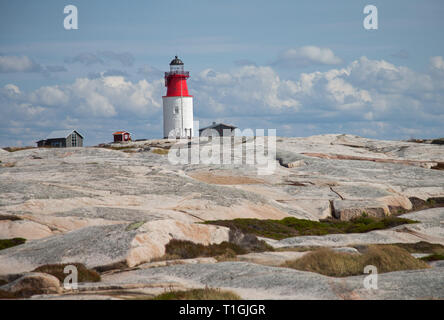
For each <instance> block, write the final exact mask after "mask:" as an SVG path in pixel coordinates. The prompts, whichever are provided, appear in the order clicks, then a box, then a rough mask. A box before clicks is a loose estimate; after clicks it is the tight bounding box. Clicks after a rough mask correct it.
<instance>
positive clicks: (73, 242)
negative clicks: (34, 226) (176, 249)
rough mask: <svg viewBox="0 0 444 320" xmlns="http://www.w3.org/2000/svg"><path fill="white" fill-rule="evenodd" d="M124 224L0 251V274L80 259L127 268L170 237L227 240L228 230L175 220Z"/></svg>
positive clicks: (161, 250) (159, 250)
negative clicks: (132, 224) (133, 224)
mask: <svg viewBox="0 0 444 320" xmlns="http://www.w3.org/2000/svg"><path fill="white" fill-rule="evenodd" d="M129 226H131V225H128V224H119V225H108V226H93V227H86V228H82V229H79V230H75V231H72V232H68V233H66V234H63V235H57V236H52V237H48V238H44V239H40V240H35V241H32V242H28V243H25V244H24V245H21V246H19V247H13V248H9V249H6V250H2V251H0V274H7V273H17V272H25V271H31V270H33V269H35V268H36V267H38V266H40V265H44V264H54V263H69V262H80V263H83V264H85V266H87V267H90V268H92V267H98V266H107V265H112V264H116V263H122V262H123V263H124V264H126V265H128V266H130V267H132V266H135V265H137V264H140V263H143V262H148V261H150V260H151V259H153V258H156V257H161V256H163V255H164V254H165V245H166V244H167V243H168V242H169V241H170V240H171V239H173V238H175V239H180V240H189V241H193V242H196V243H202V244H209V243H220V242H222V241H228V238H229V230H228V229H227V228H224V227H216V226H210V225H202V224H190V223H183V222H180V221H175V220H158V221H150V222H147V223H145V224H142V225H141V226H139V227H138V228H136V229H131V227H129Z"/></svg>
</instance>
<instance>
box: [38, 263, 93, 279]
mask: <svg viewBox="0 0 444 320" xmlns="http://www.w3.org/2000/svg"><path fill="white" fill-rule="evenodd" d="M68 265H74V266H76V267H77V271H78V281H79V282H99V281H100V274H98V273H97V272H96V271H94V270H91V269H88V268H86V267H85V266H84V265H83V264H81V263H65V264H47V265H43V266H40V267H38V268H36V269H34V271H33V272H42V273H47V274H50V275H53V276H54V277H56V278H57V279H59V280H60V282H63V281H64V280H65V278H66V277H67V276H68V274H66V273H64V272H63V270H64V269H65V267H66V266H68Z"/></svg>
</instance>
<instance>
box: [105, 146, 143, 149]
mask: <svg viewBox="0 0 444 320" xmlns="http://www.w3.org/2000/svg"><path fill="white" fill-rule="evenodd" d="M102 148H105V149H111V150H129V149H135V148H138V146H137V145H122V146H110V145H105V146H103V147H102Z"/></svg>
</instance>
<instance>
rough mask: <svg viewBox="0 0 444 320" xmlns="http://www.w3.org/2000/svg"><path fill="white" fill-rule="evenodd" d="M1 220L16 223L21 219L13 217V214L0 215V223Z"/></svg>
mask: <svg viewBox="0 0 444 320" xmlns="http://www.w3.org/2000/svg"><path fill="white" fill-rule="evenodd" d="M1 220H9V221H18V220H22V218H20V217H18V216H16V215H14V214H0V221H1Z"/></svg>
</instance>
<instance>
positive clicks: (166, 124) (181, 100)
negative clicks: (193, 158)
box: [162, 56, 193, 138]
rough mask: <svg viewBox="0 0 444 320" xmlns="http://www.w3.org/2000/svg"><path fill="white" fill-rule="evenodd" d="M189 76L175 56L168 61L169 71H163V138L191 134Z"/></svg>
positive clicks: (191, 105)
mask: <svg viewBox="0 0 444 320" xmlns="http://www.w3.org/2000/svg"><path fill="white" fill-rule="evenodd" d="M189 76H190V73H189V72H188V71H184V68H183V62H182V60H180V59H179V58H178V57H177V56H176V57H175V58H174V59H173V60H172V61H171V63H170V72H165V87H167V94H166V96H163V97H162V100H163V136H164V138H168V137H169V136H174V137H176V138H191V137H192V136H193V96H190V95H189V94H188V86H187V79H188V78H189Z"/></svg>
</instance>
